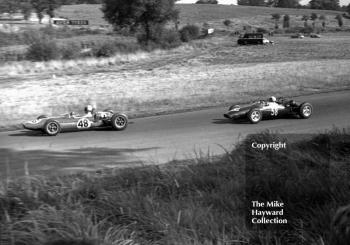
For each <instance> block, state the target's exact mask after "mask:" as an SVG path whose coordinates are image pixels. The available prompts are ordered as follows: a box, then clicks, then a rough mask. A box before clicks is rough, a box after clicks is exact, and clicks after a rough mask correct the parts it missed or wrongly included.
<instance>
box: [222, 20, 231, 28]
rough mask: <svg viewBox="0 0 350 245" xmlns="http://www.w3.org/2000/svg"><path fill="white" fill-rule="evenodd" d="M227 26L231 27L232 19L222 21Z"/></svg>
mask: <svg viewBox="0 0 350 245" xmlns="http://www.w3.org/2000/svg"><path fill="white" fill-rule="evenodd" d="M222 23H223V24H224V25H225V26H227V27H229V26H230V25H231V23H232V22H231V20H224V21H223V22H222Z"/></svg>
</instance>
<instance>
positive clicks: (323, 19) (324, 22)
mask: <svg viewBox="0 0 350 245" xmlns="http://www.w3.org/2000/svg"><path fill="white" fill-rule="evenodd" d="M318 19H319V20H321V21H322V28H323V29H324V28H325V27H326V20H327V18H326V16H325V15H324V14H322V15H320V17H318Z"/></svg>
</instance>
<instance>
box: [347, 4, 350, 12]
mask: <svg viewBox="0 0 350 245" xmlns="http://www.w3.org/2000/svg"><path fill="white" fill-rule="evenodd" d="M346 11H347V12H348V14H350V3H349V5H348V6H347V7H346Z"/></svg>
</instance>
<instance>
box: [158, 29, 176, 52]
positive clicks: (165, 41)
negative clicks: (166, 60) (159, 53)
mask: <svg viewBox="0 0 350 245" xmlns="http://www.w3.org/2000/svg"><path fill="white" fill-rule="evenodd" d="M158 41H159V44H160V46H161V47H162V48H164V49H171V48H176V47H178V46H180V45H181V39H180V34H179V32H178V31H175V30H164V31H162V33H161V35H160V37H159V40H158Z"/></svg>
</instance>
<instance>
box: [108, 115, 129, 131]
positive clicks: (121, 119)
mask: <svg viewBox="0 0 350 245" xmlns="http://www.w3.org/2000/svg"><path fill="white" fill-rule="evenodd" d="M111 123H112V127H113V128H114V129H115V130H118V131H121V130H124V129H125V128H126V127H127V126H128V118H127V117H126V116H125V115H123V114H114V115H113V116H112V118H111Z"/></svg>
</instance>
